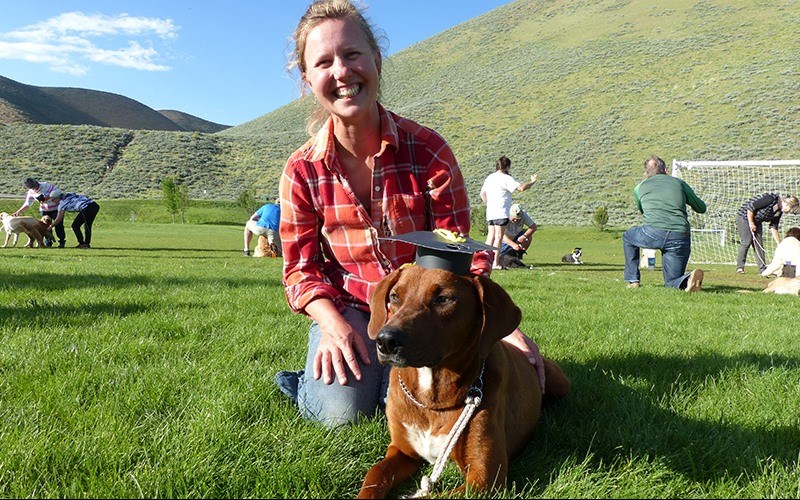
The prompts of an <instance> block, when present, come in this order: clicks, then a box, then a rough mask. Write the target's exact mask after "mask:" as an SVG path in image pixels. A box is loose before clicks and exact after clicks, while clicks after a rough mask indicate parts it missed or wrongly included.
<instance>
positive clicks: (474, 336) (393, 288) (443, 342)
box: [368, 266, 522, 367]
mask: <svg viewBox="0 0 800 500" xmlns="http://www.w3.org/2000/svg"><path fill="white" fill-rule="evenodd" d="M370 313H371V317H370V321H369V327H368V332H369V337H370V338H371V339H374V340H375V341H376V343H377V346H378V359H379V360H380V362H381V363H382V364H391V365H394V366H400V367H403V366H413V367H435V366H438V365H441V364H445V363H447V364H452V365H454V366H457V365H458V363H462V364H463V363H464V362H467V361H471V360H472V359H473V358H475V356H476V355H477V356H478V357H479V358H481V359H483V358H485V356H486V354H487V353H488V352H489V349H490V348H491V347H492V346H493V345H494V344H495V342H497V341H499V340H500V339H502V338H503V337H505V336H506V335H508V334H510V333H511V332H513V331H514V329H515V328H516V327H517V325H519V322H520V320H521V317H522V313H521V312H520V310H519V308H518V307H517V306H516V305H515V304H514V302H513V301H512V300H511V297H509V295H508V293H506V291H505V290H503V288H502V287H501V286H500V285H498V284H496V283H495V282H493V281H491V280H490V279H488V278H484V277H482V276H459V275H456V274H453V273H451V272H449V271H443V270H440V269H425V268H422V267H420V266H409V267H405V268H402V269H398V270H396V271H394V272H392V273H391V274H390V275H388V276H387V277H385V278H384V279H383V280H381V282H380V283H378V286H377V288H376V290H375V293H373V294H372V297H371V298H370Z"/></svg>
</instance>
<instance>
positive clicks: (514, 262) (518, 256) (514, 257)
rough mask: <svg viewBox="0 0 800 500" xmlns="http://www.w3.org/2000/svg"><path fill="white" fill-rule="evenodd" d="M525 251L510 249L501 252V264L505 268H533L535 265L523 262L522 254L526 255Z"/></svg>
mask: <svg viewBox="0 0 800 500" xmlns="http://www.w3.org/2000/svg"><path fill="white" fill-rule="evenodd" d="M525 253H526V252H525V251H524V250H523V251H516V250H510V251H508V252H506V253H504V254H500V266H501V267H502V268H503V269H533V266H529V265H527V264H525V263H524V262H522V256H523V255H525Z"/></svg>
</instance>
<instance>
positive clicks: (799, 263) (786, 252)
mask: <svg viewBox="0 0 800 500" xmlns="http://www.w3.org/2000/svg"><path fill="white" fill-rule="evenodd" d="M795 229H796V228H792V229H790V230H789V232H788V233H787V235H792V234H797V232H794V231H793V230H795ZM785 262H791V263H792V265H794V273H795V274H794V276H784V277H788V278H794V277H795V276H800V274H798V270H797V268H798V267H800V240H798V239H797V238H796V237H795V236H787V237H786V238H784V239H783V240H782V241H781V242H780V243H778V246H777V247H775V256H774V257H773V258H772V262H770V264H769V265H768V266H767V268H766V269H764V272H762V273H761V276H764V277H766V276H769V275H771V274H775V275H778V274H780V273H781V271H782V270H783V268H784V265H783V264H784V263H785Z"/></svg>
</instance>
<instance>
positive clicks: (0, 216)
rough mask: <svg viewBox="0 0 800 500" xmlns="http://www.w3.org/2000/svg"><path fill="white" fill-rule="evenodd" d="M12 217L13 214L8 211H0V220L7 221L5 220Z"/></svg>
mask: <svg viewBox="0 0 800 500" xmlns="http://www.w3.org/2000/svg"><path fill="white" fill-rule="evenodd" d="M10 217H11V214H9V213H8V212H0V222H5V220H6V219H8V218H10Z"/></svg>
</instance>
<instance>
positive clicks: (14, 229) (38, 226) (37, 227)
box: [0, 212, 53, 248]
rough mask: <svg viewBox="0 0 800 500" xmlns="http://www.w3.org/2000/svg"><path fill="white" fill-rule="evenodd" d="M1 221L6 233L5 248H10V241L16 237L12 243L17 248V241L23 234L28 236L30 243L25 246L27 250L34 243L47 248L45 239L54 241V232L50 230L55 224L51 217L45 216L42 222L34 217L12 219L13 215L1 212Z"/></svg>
mask: <svg viewBox="0 0 800 500" xmlns="http://www.w3.org/2000/svg"><path fill="white" fill-rule="evenodd" d="M0 221H2V223H3V229H4V230H5V232H6V240H5V241H4V242H3V248H6V247H7V246H8V240H9V239H11V237H12V236H13V237H14V240H13V242H12V243H11V246H12V247H15V246H17V240H18V239H19V235H20V234H21V233H25V234H26V235H27V236H28V242H27V243H26V244H25V247H26V248H30V247H32V246H33V243H34V242H36V244H37V245H38V246H39V247H40V248H42V247H44V246H45V243H44V239H45V238H47V239H49V240H50V241H52V240H53V230H52V229H50V224H51V223H52V222H53V219H51V218H50V217H49V216H47V215H45V216H44V217H42V219H41V220H38V219H35V218H34V217H12V216H11V214H8V213H6V212H0Z"/></svg>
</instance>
